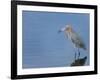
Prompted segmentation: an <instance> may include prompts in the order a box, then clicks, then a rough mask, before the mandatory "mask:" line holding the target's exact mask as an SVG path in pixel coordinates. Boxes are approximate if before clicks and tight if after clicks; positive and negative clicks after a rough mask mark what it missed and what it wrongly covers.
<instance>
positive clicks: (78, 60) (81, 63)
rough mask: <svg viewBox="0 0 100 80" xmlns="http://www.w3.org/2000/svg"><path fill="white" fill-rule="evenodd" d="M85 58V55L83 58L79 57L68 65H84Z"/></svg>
mask: <svg viewBox="0 0 100 80" xmlns="http://www.w3.org/2000/svg"><path fill="white" fill-rule="evenodd" d="M86 60H87V56H85V57H84V58H79V59H77V60H75V61H74V62H73V63H72V64H71V65H70V66H84V65H85V62H86Z"/></svg>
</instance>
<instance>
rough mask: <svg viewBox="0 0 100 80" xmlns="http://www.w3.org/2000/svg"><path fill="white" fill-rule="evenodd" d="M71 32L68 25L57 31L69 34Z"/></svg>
mask: <svg viewBox="0 0 100 80" xmlns="http://www.w3.org/2000/svg"><path fill="white" fill-rule="evenodd" d="M71 31H72V27H71V25H69V24H68V25H66V26H65V27H63V28H61V29H60V30H59V32H71Z"/></svg>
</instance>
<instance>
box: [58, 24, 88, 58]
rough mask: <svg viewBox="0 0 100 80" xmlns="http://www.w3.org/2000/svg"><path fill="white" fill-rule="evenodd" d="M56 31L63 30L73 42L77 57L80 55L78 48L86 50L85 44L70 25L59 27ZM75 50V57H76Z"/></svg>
mask: <svg viewBox="0 0 100 80" xmlns="http://www.w3.org/2000/svg"><path fill="white" fill-rule="evenodd" d="M58 32H64V33H65V35H66V37H67V38H68V39H69V40H70V41H71V42H72V43H73V45H74V47H75V48H76V49H77V50H78V59H79V57H80V50H79V49H80V48H82V49H83V50H86V45H85V43H84V42H83V40H82V38H81V37H80V36H79V34H78V33H76V31H75V30H74V29H73V28H72V25H70V24H67V25H66V26H65V27H63V28H61V29H60V30H59V31H58ZM76 56H77V55H76V52H75V59H76Z"/></svg>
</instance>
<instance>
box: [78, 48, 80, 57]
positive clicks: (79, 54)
mask: <svg viewBox="0 0 100 80" xmlns="http://www.w3.org/2000/svg"><path fill="white" fill-rule="evenodd" d="M79 57H80V51H79V48H78V59H79Z"/></svg>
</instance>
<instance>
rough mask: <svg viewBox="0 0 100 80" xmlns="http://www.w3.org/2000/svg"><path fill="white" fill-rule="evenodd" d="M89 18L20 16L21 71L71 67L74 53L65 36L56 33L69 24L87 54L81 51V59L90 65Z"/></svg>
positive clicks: (32, 13)
mask: <svg viewBox="0 0 100 80" xmlns="http://www.w3.org/2000/svg"><path fill="white" fill-rule="evenodd" d="M89 16H90V15H89V14H82V13H81V14H80V13H56V12H35V11H23V12H22V27H23V31H22V35H23V40H22V42H23V43H22V47H23V53H22V54H23V55H22V66H23V68H47V67H64V66H70V64H71V62H73V60H74V55H75V51H77V50H75V49H74V47H73V44H72V43H71V41H69V40H68V39H67V38H66V37H65V35H64V33H63V32H62V33H58V31H59V30H60V29H61V28H62V27H65V25H66V24H71V25H72V27H73V29H74V30H75V31H76V32H77V33H78V34H79V35H80V36H81V38H82V39H83V41H84V43H85V45H86V47H87V50H88V51H87V52H86V51H84V50H82V49H81V50H80V52H81V56H80V57H84V56H87V57H88V59H87V62H86V65H89V26H90V25H89V21H90V20H89Z"/></svg>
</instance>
